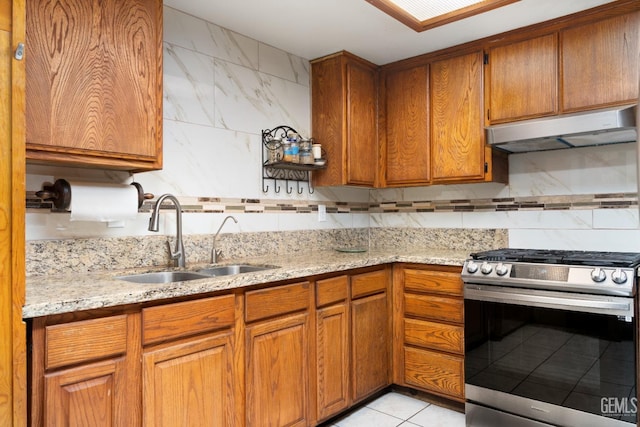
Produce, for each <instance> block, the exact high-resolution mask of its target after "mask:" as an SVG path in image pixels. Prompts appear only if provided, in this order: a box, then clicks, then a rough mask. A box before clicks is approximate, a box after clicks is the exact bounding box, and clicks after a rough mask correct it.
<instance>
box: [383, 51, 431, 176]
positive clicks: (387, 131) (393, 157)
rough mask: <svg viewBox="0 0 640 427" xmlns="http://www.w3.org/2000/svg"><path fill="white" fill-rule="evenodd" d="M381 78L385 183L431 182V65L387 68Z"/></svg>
mask: <svg viewBox="0 0 640 427" xmlns="http://www.w3.org/2000/svg"><path fill="white" fill-rule="evenodd" d="M381 79H382V80H384V90H383V91H382V93H383V95H382V97H381V102H382V103H383V105H384V112H383V115H384V117H385V120H384V122H383V123H384V126H385V128H384V140H383V141H384V144H383V159H384V162H383V164H382V165H381V170H382V173H381V178H382V181H383V182H382V185H383V186H385V187H396V186H409V185H425V184H430V183H431V154H430V148H429V147H430V135H429V66H428V65H427V64H424V65H418V66H413V67H409V68H400V69H393V70H388V71H385V72H383V73H382V78H381Z"/></svg>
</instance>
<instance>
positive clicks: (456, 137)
mask: <svg viewBox="0 0 640 427" xmlns="http://www.w3.org/2000/svg"><path fill="white" fill-rule="evenodd" d="M482 63H483V54H482V52H476V53H471V54H468V55H464V56H458V57H455V58H450V59H445V60H441V61H436V62H434V63H432V64H431V73H430V76H431V85H430V88H431V90H430V94H431V96H430V97H429V99H430V101H431V108H430V112H431V171H432V179H433V182H434V183H437V182H455V181H457V182H460V181H474V180H475V181H477V180H482V179H484V175H485V157H484V154H485V147H484V122H483V118H482V111H483V107H482Z"/></svg>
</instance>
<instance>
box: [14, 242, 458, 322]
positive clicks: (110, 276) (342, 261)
mask: <svg viewBox="0 0 640 427" xmlns="http://www.w3.org/2000/svg"><path fill="white" fill-rule="evenodd" d="M468 256H469V252H466V251H459V250H442V249H433V250H429V249H408V250H402V251H400V250H398V249H393V250H370V251H366V252H360V253H343V252H337V251H317V252H310V253H307V254H305V256H303V257H302V256H295V257H282V256H278V257H260V258H256V257H253V258H250V259H234V260H226V261H225V262H222V263H220V265H225V264H254V265H274V266H277V268H274V269H269V270H263V271H259V272H255V273H243V274H237V275H231V276H219V277H211V278H204V279H198V280H190V281H184V282H174V283H162V284H157V283H156V284H139V283H131V282H127V281H124V280H120V279H117V278H116V276H121V275H126V274H137V273H145V272H151V271H162V270H167V268H160V267H157V268H146V269H145V268H137V269H135V270H118V271H104V272H95V273H87V274H82V275H79V274H74V273H70V274H67V275H59V276H35V277H28V278H27V283H26V303H25V306H24V307H23V317H24V318H33V317H40V316H46V315H50V314H60V313H69V312H74V311H81V310H90V309H96V308H104V307H114V306H118V305H125V304H136V303H143V302H148V301H154V300H161V299H167V298H175V297H182V296H188V295H197V294H202V293H207V292H215V291H223V290H229V289H236V288H242V287H246V286H251V285H259V284H264V283H269V282H276V281H281V280H288V279H296V278H303V277H308V276H314V275H317V274H325V273H331V272H335V271H344V270H350V269H354V268H360V267H368V266H374V265H381V264H388V263H394V262H408V263H419V264H437V265H452V266H462V264H463V262H464V260H465V259H467V258H468ZM209 265H210V264H209ZM207 266H208V265H202V264H201V265H189V266H188V267H187V270H196V269H198V268H204V267H207Z"/></svg>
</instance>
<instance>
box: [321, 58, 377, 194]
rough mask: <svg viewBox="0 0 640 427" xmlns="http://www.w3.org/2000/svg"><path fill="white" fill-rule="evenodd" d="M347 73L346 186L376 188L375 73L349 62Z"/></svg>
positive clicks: (356, 63) (368, 68)
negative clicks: (374, 186)
mask: <svg viewBox="0 0 640 427" xmlns="http://www.w3.org/2000/svg"><path fill="white" fill-rule="evenodd" d="M346 73H347V106H346V111H347V123H346V124H347V135H346V138H347V141H346V144H347V147H346V153H347V158H346V161H347V164H346V168H347V179H346V184H348V185H362V186H368V187H373V185H374V184H375V178H376V169H377V160H378V150H377V147H378V128H377V120H376V117H377V115H378V111H377V108H376V106H377V101H376V71H375V69H372V68H370V67H366V66H364V65H363V64H361V63H359V62H354V61H349V62H347V64H346ZM327 161H331V160H330V159H328V160H327Z"/></svg>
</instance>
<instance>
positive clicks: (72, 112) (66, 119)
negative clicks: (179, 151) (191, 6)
mask: <svg viewBox="0 0 640 427" xmlns="http://www.w3.org/2000/svg"><path fill="white" fill-rule="evenodd" d="M26 45H27V46H28V56H27V64H26V66H27V87H26V100H27V102H26V116H27V158H28V159H33V160H35V161H41V162H42V161H52V162H57V163H66V164H79V165H99V166H104V167H114V168H120V169H130V170H133V169H157V168H159V167H161V165H162V164H161V160H162V2H161V1H160V0H129V1H126V2H122V1H118V0H105V1H97V0H33V1H29V2H28V4H27V43H26Z"/></svg>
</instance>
